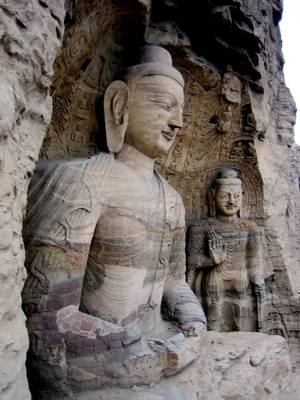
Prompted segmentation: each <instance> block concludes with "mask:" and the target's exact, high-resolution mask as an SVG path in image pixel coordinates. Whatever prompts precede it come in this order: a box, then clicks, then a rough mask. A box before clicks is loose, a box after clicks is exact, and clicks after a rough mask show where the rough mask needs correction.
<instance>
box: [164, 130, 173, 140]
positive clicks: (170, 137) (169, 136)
mask: <svg viewBox="0 0 300 400" xmlns="http://www.w3.org/2000/svg"><path fill="white" fill-rule="evenodd" d="M162 134H163V136H164V137H165V138H166V139H167V140H173V139H174V137H175V136H176V133H175V132H169V131H162Z"/></svg>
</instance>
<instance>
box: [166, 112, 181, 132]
mask: <svg viewBox="0 0 300 400" xmlns="http://www.w3.org/2000/svg"><path fill="white" fill-rule="evenodd" d="M168 125H169V127H170V128H171V129H172V130H179V129H182V128H183V121H182V113H181V112H179V111H177V112H176V113H175V112H174V114H173V115H172V117H171V118H170V120H169V124H168Z"/></svg>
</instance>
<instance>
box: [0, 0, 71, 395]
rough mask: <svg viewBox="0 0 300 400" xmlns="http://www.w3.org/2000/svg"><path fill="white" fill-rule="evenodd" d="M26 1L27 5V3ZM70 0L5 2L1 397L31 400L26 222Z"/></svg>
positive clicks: (0, 117)
mask: <svg viewBox="0 0 300 400" xmlns="http://www.w3.org/2000/svg"><path fill="white" fill-rule="evenodd" d="M25 3H26V4H25ZM63 20H64V2H63V0H55V1H40V2H39V1H35V0H34V1H33V0H32V1H30V0H29V1H26V2H22V1H19V0H12V1H6V0H4V1H1V3H0V38H1V41H0V69H1V78H0V92H1V98H0V179H1V184H0V285H1V295H0V360H1V361H0V398H1V399H3V400H8V399H10V400H11V399H14V400H25V399H26V400H27V399H29V398H30V394H29V391H28V385H27V379H26V371H25V357H26V351H27V347H28V338H27V332H26V328H25V318H24V315H23V312H22V311H21V290H22V287H23V283H24V279H25V269H24V266H23V262H24V246H23V241H22V235H21V233H22V219H23V216H24V211H25V205H26V192H27V185H28V181H29V177H30V176H31V174H32V171H33V169H34V167H35V161H36V160H37V157H38V153H39V149H40V147H41V143H42V141H43V138H44V134H45V130H46V127H47V125H48V123H49V121H50V118H51V112H52V108H51V97H50V94H49V89H50V84H51V78H52V74H53V62H54V59H55V57H56V55H57V50H58V49H59V47H60V45H61V39H62V36H63V33H64V23H63Z"/></svg>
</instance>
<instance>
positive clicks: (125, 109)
mask: <svg viewBox="0 0 300 400" xmlns="http://www.w3.org/2000/svg"><path fill="white" fill-rule="evenodd" d="M183 87H184V81H183V78H182V76H181V74H180V73H179V72H178V71H177V70H176V69H175V68H174V67H173V66H172V59H171V56H170V54H169V53H168V52H167V51H166V50H165V49H163V48H161V47H158V46H145V47H144V48H142V49H141V53H140V59H139V63H138V64H136V65H134V66H131V67H129V68H127V69H126V70H125V72H124V75H123V78H122V80H118V81H114V82H112V83H111V84H110V85H109V86H108V88H107V89H106V91H105V94H104V116H105V127H106V138H107V146H108V149H109V153H104V152H103V153H99V154H96V155H95V156H92V157H89V158H83V159H74V160H69V161H62V160H54V161H42V162H40V163H38V166H37V170H36V173H35V175H34V177H33V178H32V181H31V185H30V189H29V200H28V211H27V217H26V222H25V231H24V237H25V243H26V249H27V255H26V266H27V271H28V278H27V280H26V283H25V287H24V290H23V303H24V310H25V313H26V315H27V318H28V331H29V336H30V351H29V355H28V366H29V367H28V370H29V374H30V376H31V382H33V383H32V387H34V388H35V390H36V391H37V393H38V396H39V397H38V398H39V399H43V398H47V395H48V393H50V395H49V396H50V397H49V398H53V397H51V396H53V393H56V392H57V393H59V394H61V395H62V394H64V395H65V396H66V397H67V398H71V396H72V395H73V393H75V392H77V391H80V390H85V389H86V388H92V389H93V388H99V387H101V386H102V385H104V384H120V385H125V386H126V385H133V384H136V383H146V384H149V383H151V382H153V381H157V380H159V379H160V378H161V377H162V376H165V375H171V374H173V373H177V372H179V371H180V369H182V368H184V367H185V366H186V365H188V364H189V363H191V362H192V361H193V360H194V359H195V357H196V356H195V350H194V348H193V343H194V342H193V339H195V338H197V337H200V336H199V335H200V334H201V332H202V331H204V330H205V328H206V319H205V315H204V312H203V310H202V307H201V305H200V303H199V300H198V299H197V297H196V296H195V295H194V293H193V291H192V290H191V289H190V287H189V286H188V284H187V283H186V280H185V272H186V262H185V216H184V207H183V203H182V199H181V197H180V195H179V194H178V193H177V192H176V191H175V190H174V189H173V188H172V187H171V186H170V185H169V184H168V183H167V181H166V180H165V179H164V178H163V177H162V176H160V175H159V174H158V173H157V172H155V170H154V163H155V158H156V157H157V156H159V155H161V154H166V153H168V151H169V149H170V147H171V146H172V144H173V142H174V139H175V136H176V134H177V132H178V130H179V129H180V128H181V127H182V112H183V102H184V97H183ZM176 349H177V350H178V353H177V355H176V357H177V358H176V360H177V361H176V362H174V357H173V361H172V363H173V364H172V365H170V359H171V358H170V354H171V353H172V354H173V353H174V352H175V353H176V352H177V350H176ZM68 396H69V397H68Z"/></svg>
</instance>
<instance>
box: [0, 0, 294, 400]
mask: <svg viewBox="0 0 300 400" xmlns="http://www.w3.org/2000/svg"><path fill="white" fill-rule="evenodd" d="M66 3H67V4H65V3H64V1H63V0H55V1H51V2H50V1H46V0H43V1H42V0H40V1H38V0H30V1H27V2H26V6H24V5H23V4H22V2H21V1H19V0H10V1H5V0H4V1H2V2H1V4H0V22H1V24H0V27H1V28H0V29H1V47H0V49H1V50H0V51H1V58H0V63H1V66H2V70H3V73H2V74H1V78H0V85H1V88H2V93H3V95H2V96H1V100H0V101H1V105H2V107H0V172H1V188H0V199H1V200H0V201H1V203H0V204H1V209H0V212H1V217H0V221H1V225H0V229H1V233H0V237H1V239H0V248H1V256H2V257H1V288H2V291H1V297H0V332H1V334H0V335H1V336H0V338H1V339H0V346H1V347H0V352H1V353H0V354H1V357H0V359H1V362H0V371H1V375H0V376H1V378H0V390H2V392H0V393H1V396H2V397H1V398H3V399H12V398H13V399H26V398H29V393H28V390H27V385H26V380H25V369H24V362H25V353H26V349H27V335H26V330H25V324H24V316H23V313H22V312H21V309H20V303H21V299H20V292H21V289H22V285H23V280H24V277H25V273H24V268H23V259H24V249H23V244H22V239H21V230H22V218H23V214H24V208H25V204H26V191H27V184H28V180H29V177H30V175H31V173H32V171H33V169H34V163H35V161H36V159H37V155H38V153H39V151H40V149H41V146H42V141H43V137H44V134H45V131H46V128H47V127H48V131H47V135H46V138H45V140H44V143H43V146H42V149H41V152H40V158H48V159H53V158H67V157H78V156H86V155H88V154H94V153H95V152H97V151H98V150H99V149H103V148H105V140H104V137H105V136H104V130H103V126H102V124H101V121H103V118H101V115H100V114H101V113H100V111H99V110H100V109H101V107H100V103H101V102H99V98H101V94H103V91H104V89H105V87H106V86H107V84H108V83H109V82H110V81H111V80H112V79H113V77H114V75H115V73H116V72H117V71H119V70H120V68H121V67H122V66H124V65H125V64H126V63H127V60H128V59H132V57H133V55H134V54H135V52H136V49H137V48H138V47H139V46H140V45H142V44H145V43H150V44H159V45H162V46H164V47H166V48H168V49H169V50H170V52H171V53H172V56H173V59H174V63H175V65H176V67H177V68H179V69H180V70H181V71H182V73H183V75H184V77H185V80H186V93H185V96H186V104H185V113H184V119H185V126H184V129H183V131H182V132H181V135H179V136H178V138H177V141H176V143H175V146H174V148H173V150H172V152H171V153H170V154H169V156H168V157H167V158H166V159H160V160H157V168H158V169H159V170H160V171H161V172H162V173H163V174H164V175H165V176H166V178H167V179H168V180H169V182H170V183H171V184H172V185H173V186H174V187H175V188H176V189H177V190H178V191H179V192H180V193H181V194H182V196H183V199H184V202H185V207H186V211H187V223H188V224H189V223H190V222H197V221H199V220H200V219H201V218H202V217H205V216H206V215H207V202H206V193H207V188H208V187H209V185H210V184H211V181H212V180H213V179H214V177H215V173H216V169H217V168H218V167H219V166H220V165H230V166H232V167H234V168H237V169H239V170H240V171H241V176H242V179H243V182H244V189H245V201H244V207H243V209H244V212H245V214H246V215H247V216H248V217H250V218H251V219H253V220H255V221H256V222H257V223H258V224H259V225H260V226H261V228H262V230H263V231H264V232H265V243H264V258H265V263H266V277H267V283H268V297H267V307H266V310H265V311H266V312H265V320H264V331H265V332H267V333H279V334H281V335H283V336H286V337H298V336H299V331H300V323H299V321H298V320H299V315H300V314H299V312H300V306H299V300H298V296H297V292H298V290H299V288H300V274H299V272H298V266H299V254H300V242H299V238H298V237H299V229H300V227H299V224H298V222H297V221H299V217H300V199H299V176H300V175H299V168H298V167H297V161H296V157H297V151H298V150H297V149H296V148H295V146H294V143H293V125H294V120H295V105H294V103H293V100H292V98H291V96H290V93H289V91H288V90H287V88H286V86H285V83H284V78H283V72H282V67H283V58H282V54H281V50H280V48H281V39H280V32H279V26H278V23H279V20H280V16H281V12H282V2H281V1H280V0H272V1H269V0H262V1H260V2H253V1H250V0H234V1H233V0H226V1H224V0H223V1H221V0H220V1H218V0H215V1H213V2H212V1H208V0H207V1H204V2H202V3H201V7H202V9H201V13H199V12H198V7H199V4H198V1H197V0H192V1H191V2H190V3H189V5H188V6H187V5H186V4H184V2H182V1H180V0H153V1H150V0H128V1H120V2H115V1H110V0H101V1H91V2H85V1H84V0H74V1H70V2H66ZM65 8H66V9H67V10H66V9H65ZM65 13H66V18H64V17H65ZM64 30H65V35H64ZM62 39H63V46H62V48H61V53H60V54H59V56H58V57H57V58H56V61H55V64H54V77H53V81H52V88H51V95H52V97H53V113H52V119H51V123H50V118H51V96H50V93H49V88H50V85H51V79H52V74H53V72H52V66H53V63H54V60H55V57H56V54H57V51H58V49H59V48H60V46H61V44H62V43H61V42H62ZM99 121H100V122H99ZM49 123H50V124H49ZM2 360H3V361H2Z"/></svg>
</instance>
